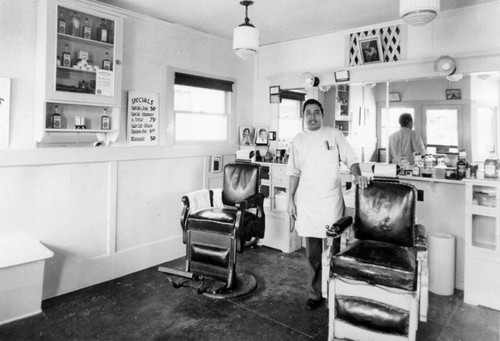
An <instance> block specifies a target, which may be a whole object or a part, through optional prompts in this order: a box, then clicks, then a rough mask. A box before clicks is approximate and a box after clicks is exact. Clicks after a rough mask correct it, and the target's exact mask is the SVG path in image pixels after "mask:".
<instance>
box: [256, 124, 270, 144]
mask: <svg viewBox="0 0 500 341" xmlns="http://www.w3.org/2000/svg"><path fill="white" fill-rule="evenodd" d="M268 132H269V128H268V127H263V126H261V127H255V144H256V145H258V146H267V144H268V142H269V139H268V134H267V133H268Z"/></svg>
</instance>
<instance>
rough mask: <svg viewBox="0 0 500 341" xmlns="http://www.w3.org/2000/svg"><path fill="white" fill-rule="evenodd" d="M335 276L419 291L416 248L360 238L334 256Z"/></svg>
mask: <svg viewBox="0 0 500 341" xmlns="http://www.w3.org/2000/svg"><path fill="white" fill-rule="evenodd" d="M333 268H334V271H333V273H334V275H336V276H341V277H346V278H351V279H355V280H360V281H365V282H368V283H370V284H378V285H385V286H388V287H393V288H400V289H404V290H415V287H416V271H417V255H416V251H415V249H413V248H407V247H403V246H399V245H394V244H389V243H384V242H378V241H373V240H357V241H356V242H354V243H353V244H352V245H350V246H349V247H347V248H346V249H345V250H344V251H343V252H342V253H341V254H340V255H338V256H337V257H335V258H334V259H333Z"/></svg>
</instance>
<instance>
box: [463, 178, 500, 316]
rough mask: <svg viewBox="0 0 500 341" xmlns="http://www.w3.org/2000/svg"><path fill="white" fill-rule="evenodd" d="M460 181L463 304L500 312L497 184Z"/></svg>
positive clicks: (499, 193)
mask: <svg viewBox="0 0 500 341" xmlns="http://www.w3.org/2000/svg"><path fill="white" fill-rule="evenodd" d="M464 181H466V182H467V184H466V210H465V229H466V231H465V288H464V301H465V303H469V304H475V305H478V304H479V305H483V306H486V307H490V308H493V309H497V310H500V292H499V291H498V288H500V209H499V208H500V181H472V180H464Z"/></svg>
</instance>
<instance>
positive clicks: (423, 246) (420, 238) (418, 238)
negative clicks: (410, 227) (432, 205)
mask: <svg viewBox="0 0 500 341" xmlns="http://www.w3.org/2000/svg"><path fill="white" fill-rule="evenodd" d="M414 229H415V247H416V248H417V252H418V251H427V233H426V231H425V227H424V226H423V225H421V224H416V225H415V227H414Z"/></svg>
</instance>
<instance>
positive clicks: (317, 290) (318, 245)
mask: <svg viewBox="0 0 500 341" xmlns="http://www.w3.org/2000/svg"><path fill="white" fill-rule="evenodd" d="M322 253H323V239H322V238H313V237H306V258H307V268H308V269H307V294H308V296H309V298H311V299H313V300H319V299H320V298H321V254H322Z"/></svg>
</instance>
